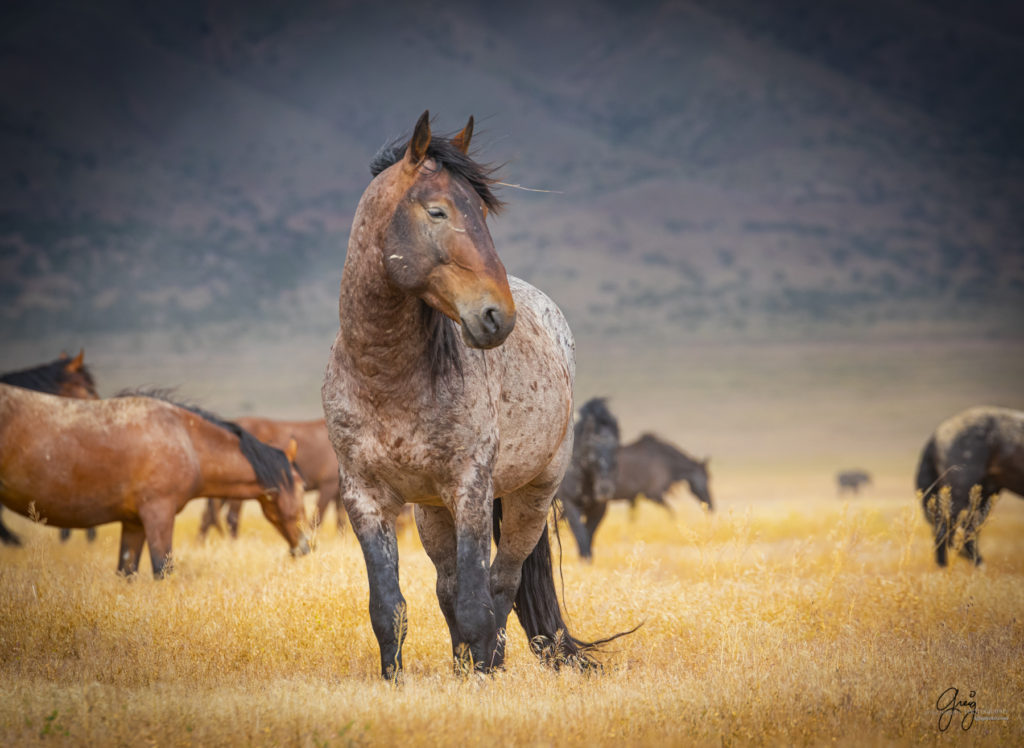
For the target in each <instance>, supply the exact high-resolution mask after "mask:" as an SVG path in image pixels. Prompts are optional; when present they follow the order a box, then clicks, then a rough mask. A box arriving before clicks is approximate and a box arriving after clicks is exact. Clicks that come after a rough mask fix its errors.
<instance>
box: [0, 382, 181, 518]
mask: <svg viewBox="0 0 1024 748" xmlns="http://www.w3.org/2000/svg"><path fill="white" fill-rule="evenodd" d="M174 410H176V409H175V408H173V406H170V405H167V404H166V403H162V402H159V401H157V400H151V399H149V398H139V397H130V398H114V399H111V400H76V399H69V398H62V397H57V396H54V395H44V394H41V393H36V392H29V391H28V390H18V388H7V387H6V386H4V385H0V484H2V498H3V500H4V503H5V504H6V505H7V506H9V507H10V508H12V509H14V510H15V511H18V512H21V513H22V514H25V513H27V512H28V508H29V504H35V505H36V507H35V508H36V510H37V511H39V513H40V514H41V515H42V516H44V517H46V518H47V519H48V521H49V522H50V523H51V524H54V525H58V526H70V527H76V526H89V524H97V523H98V522H110V521H115V520H117V519H123V512H122V511H121V507H122V506H123V504H124V501H125V500H126V498H127V499H128V500H130V499H131V494H132V492H133V491H134V490H135V489H136V488H137V486H138V485H139V483H138V480H139V476H144V477H145V478H146V480H147V487H148V488H150V489H152V490H153V491H156V490H159V489H161V488H164V487H163V486H161V485H159V484H160V478H159V476H161V475H164V474H166V475H167V480H166V483H167V484H168V485H177V484H180V483H181V482H182V475H183V474H184V475H187V471H188V470H189V469H192V470H193V471H195V470H196V469H197V468H196V466H195V465H194V464H193V460H192V450H191V445H190V442H189V439H188V434H187V432H186V431H185V429H183V428H181V426H180V419H178V418H176V417H175V414H174ZM86 504H88V506H87V505H86ZM83 512H89V513H93V514H95V513H99V514H101V515H102V516H103V518H102V519H100V520H98V521H90V522H88V523H86V522H85V520H83V519H81V518H80V515H81V516H84V515H83Z"/></svg>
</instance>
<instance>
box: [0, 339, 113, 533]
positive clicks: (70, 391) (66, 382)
mask: <svg viewBox="0 0 1024 748" xmlns="http://www.w3.org/2000/svg"><path fill="white" fill-rule="evenodd" d="M0 383H3V384H10V385H13V386H15V387H24V388H25V389H28V390H35V391H36V392H45V393H48V394H50V395H60V396H61V397H74V398H78V399H80V400H99V398H100V396H99V393H98V392H97V391H96V380H95V379H93V375H92V372H91V371H89V367H88V366H86V365H85V350H84V349H82V350H80V351H79V352H78V355H77V356H75V357H74V358H71V357H70V356H68V354H66V353H61V354H60V356H59V357H58V358H57V359H55V360H54V361H51V362H49V363H46V364H40V365H39V366H32V367H29V368H27V369H20V370H18V371H11V372H8V373H6V374H0ZM0 509H2V507H0ZM65 532H67V531H66V530H63V529H62V530H61V540H65V539H67V535H65ZM95 537H96V528H94V527H90V528H89V530H88V538H89V540H94V539H95ZM0 543H3V544H4V545H13V546H19V545H21V539H20V538H19V537H18V536H17V535H16V534H15V533H14V532H12V531H11V530H10V529H9V528H8V527H7V526H6V525H5V524H4V523H3V520H2V519H0Z"/></svg>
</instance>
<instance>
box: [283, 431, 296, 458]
mask: <svg viewBox="0 0 1024 748" xmlns="http://www.w3.org/2000/svg"><path fill="white" fill-rule="evenodd" d="M298 453H299V443H298V442H297V441H295V437H294V436H293V437H292V438H291V439H289V440H288V446H287V447H285V448H284V456H285V457H287V458H288V462H295V455H297V454H298Z"/></svg>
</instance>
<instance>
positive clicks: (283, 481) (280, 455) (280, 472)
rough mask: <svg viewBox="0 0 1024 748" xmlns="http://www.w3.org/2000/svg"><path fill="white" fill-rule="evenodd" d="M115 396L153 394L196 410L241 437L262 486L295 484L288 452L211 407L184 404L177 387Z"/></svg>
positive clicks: (132, 390) (205, 418)
mask: <svg viewBox="0 0 1024 748" xmlns="http://www.w3.org/2000/svg"><path fill="white" fill-rule="evenodd" d="M114 397H149V398H152V399H154V400H162V401H163V402H165V403H170V404H171V405H175V406H177V407H179V408H184V409H185V410H187V411H190V412H192V413H195V414H196V415H197V416H200V417H202V418H203V419H204V420H207V421H209V422H210V423H212V424H213V425H214V426H219V427H220V428H222V429H224V430H225V431H229V432H230V433H232V434H234V435H235V436H237V437H238V446H239V449H241V451H242V455H243V456H244V457H245V459H246V460H248V461H249V464H250V465H252V469H253V472H255V473H256V479H257V480H258V481H259V482H260V485H261V486H263V487H264V488H266V489H268V490H270V489H274V488H278V489H283V490H291V488H292V486H293V485H294V482H293V481H292V471H291V465H290V464H289V463H288V458H287V457H286V456H285V453H284V452H282V451H281V450H280V449H277V448H276V447H271V446H270V445H269V444H266V443H264V442H261V441H260V440H259V439H257V438H256V437H255V436H253V435H252V434H250V433H249V432H248V431H246V430H245V429H243V428H242V427H241V426H239V425H238V424H237V423H235V422H234V421H225V420H224V419H223V418H221V417H220V416H218V415H215V414H214V413H211V412H209V411H208V410H203V409H202V408H200V407H198V406H196V405H191V404H188V403H183V402H181V401H179V400H177V399H175V398H174V390H172V389H159V388H137V389H127V390H122V391H121V392H118V393H117V394H116V395H114Z"/></svg>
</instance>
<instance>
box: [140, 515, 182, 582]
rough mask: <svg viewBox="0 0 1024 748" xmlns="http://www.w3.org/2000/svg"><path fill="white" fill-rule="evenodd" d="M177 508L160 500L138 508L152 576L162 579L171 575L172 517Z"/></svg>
mask: <svg viewBox="0 0 1024 748" xmlns="http://www.w3.org/2000/svg"><path fill="white" fill-rule="evenodd" d="M175 514H177V506H175V504H174V502H173V501H170V500H167V499H161V500H157V501H153V500H150V501H147V502H145V503H143V504H142V506H140V507H139V517H140V518H141V519H142V527H143V528H144V529H145V533H146V543H147V544H148V545H149V560H150V562H152V564H153V576H154V577H155V578H156V579H163V578H164V577H165V576H167V575H168V574H170V573H171V566H172V565H171V541H172V539H173V537H174V515H175Z"/></svg>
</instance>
